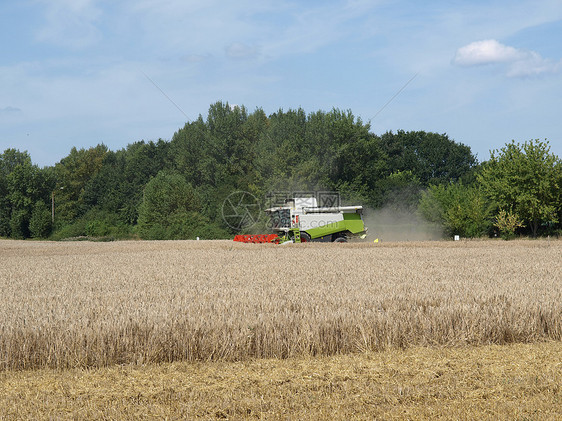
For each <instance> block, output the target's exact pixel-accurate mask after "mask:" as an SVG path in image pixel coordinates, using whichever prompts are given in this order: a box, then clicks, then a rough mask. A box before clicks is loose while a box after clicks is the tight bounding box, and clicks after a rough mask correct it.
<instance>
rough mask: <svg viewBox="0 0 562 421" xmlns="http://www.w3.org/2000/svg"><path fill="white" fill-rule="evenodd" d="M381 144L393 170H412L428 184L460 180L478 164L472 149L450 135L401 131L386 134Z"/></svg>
mask: <svg viewBox="0 0 562 421" xmlns="http://www.w3.org/2000/svg"><path fill="white" fill-rule="evenodd" d="M381 145H382V147H383V150H384V151H385V152H386V154H387V155H388V157H389V167H390V168H391V171H393V172H394V171H411V172H412V173H413V174H414V175H415V176H417V177H418V178H419V179H420V181H421V182H422V184H424V185H429V184H430V183H433V184H438V183H448V182H450V181H453V182H454V181H457V180H460V179H461V178H462V177H463V176H464V175H465V174H467V173H468V172H470V170H471V168H472V167H474V166H475V165H476V163H477V161H476V157H474V155H472V152H471V151H470V147H468V146H466V145H463V144H462V143H457V142H455V141H453V140H451V139H449V137H448V136H447V135H446V134H437V133H431V132H424V131H412V132H405V131H403V130H399V131H398V132H396V133H392V132H388V133H385V134H383V135H382V136H381Z"/></svg>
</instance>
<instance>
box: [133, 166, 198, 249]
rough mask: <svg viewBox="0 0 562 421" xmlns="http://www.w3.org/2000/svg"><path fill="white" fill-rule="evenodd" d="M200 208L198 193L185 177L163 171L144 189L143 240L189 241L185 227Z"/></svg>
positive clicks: (139, 219)
mask: <svg viewBox="0 0 562 421" xmlns="http://www.w3.org/2000/svg"><path fill="white" fill-rule="evenodd" d="M199 208H200V204H199V199H198V197H197V195H196V192H195V190H194V189H193V187H192V186H191V184H189V183H188V182H187V181H186V180H185V178H184V177H183V176H182V175H180V174H177V173H168V172H165V171H161V172H159V173H158V174H157V175H156V177H154V178H153V179H151V180H150V181H149V182H148V184H147V185H146V187H145V188H144V194H143V200H142V202H141V204H140V207H139V218H138V233H139V235H140V236H141V237H142V238H161V239H164V238H170V237H169V236H168V235H172V238H189V237H190V234H191V233H189V232H184V230H183V228H182V226H183V224H184V222H185V223H188V222H189V218H190V217H193V215H192V214H193V213H197V211H198V210H199Z"/></svg>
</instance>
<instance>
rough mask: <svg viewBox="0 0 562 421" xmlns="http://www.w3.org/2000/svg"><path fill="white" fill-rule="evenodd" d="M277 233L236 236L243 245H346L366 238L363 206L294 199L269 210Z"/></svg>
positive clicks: (236, 239) (310, 199) (313, 198)
mask: <svg viewBox="0 0 562 421" xmlns="http://www.w3.org/2000/svg"><path fill="white" fill-rule="evenodd" d="M265 212H266V213H267V214H268V216H269V218H270V221H271V229H272V230H273V231H274V232H275V234H269V235H268V234H260V235H237V236H236V237H235V238H234V241H240V242H244V243H277V244H281V243H287V242H293V243H306V242H309V241H321V242H336V243H345V242H347V241H348V239H349V238H352V237H358V238H365V236H366V235H367V228H366V227H365V224H364V223H363V218H362V212H363V207H362V206H337V207H319V206H318V204H317V201H316V198H315V197H305V198H294V199H291V200H289V201H287V202H286V203H285V205H284V206H278V207H273V208H269V209H266V210H265Z"/></svg>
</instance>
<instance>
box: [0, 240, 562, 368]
mask: <svg viewBox="0 0 562 421" xmlns="http://www.w3.org/2000/svg"><path fill="white" fill-rule="evenodd" d="M561 256H562V242H561V241H548V240H537V241H512V242H503V241H474V242H420V243H393V244H384V243H382V244H381V243H379V244H373V243H358V244H314V243H312V244H301V245H288V246H275V245H270V244H265V245H257V244H237V243H234V242H232V241H207V242H204V241H199V242H198V241H176V242H173V241H172V242H116V243H84V242H81V243H48V242H17V241H0V258H1V269H0V270H1V272H0V290H1V291H2V297H1V298H0V317H1V319H2V325H1V327H0V369H2V370H5V369H32V368H40V367H52V368H73V367H101V366H109V365H113V364H128V363H136V364H145V363H161V362H172V361H204V360H223V361H225V360H227V361H240V360H246V359H249V358H288V357H301V356H317V355H335V354H345V353H350V352H364V351H380V350H385V349H389V348H406V347H410V346H419V345H421V346H427V345H446V346H464V345H467V344H471V345H480V344H490V343H494V344H505V343H515V342H534V341H544V340H560V339H561V337H562V279H561V274H562V259H561Z"/></svg>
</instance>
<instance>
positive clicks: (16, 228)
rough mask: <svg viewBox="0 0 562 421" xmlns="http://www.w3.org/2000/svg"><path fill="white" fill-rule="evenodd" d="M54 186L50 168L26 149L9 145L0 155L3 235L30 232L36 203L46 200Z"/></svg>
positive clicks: (0, 227)
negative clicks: (23, 150) (36, 163)
mask: <svg viewBox="0 0 562 421" xmlns="http://www.w3.org/2000/svg"><path fill="white" fill-rule="evenodd" d="M53 187H54V178H53V177H52V173H51V171H50V170H49V169H40V168H39V167H38V166H37V165H34V164H33V163H32V162H31V157H30V156H29V154H28V153H27V152H20V151H17V150H15V149H8V150H6V151H5V152H4V153H3V154H1V155H0V205H1V210H0V218H1V220H0V235H2V236H11V237H13V238H27V237H28V236H29V222H30V218H31V214H32V210H33V205H34V204H35V203H36V202H37V201H38V200H42V201H44V202H47V201H48V200H49V198H50V193H51V191H52V189H53Z"/></svg>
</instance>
